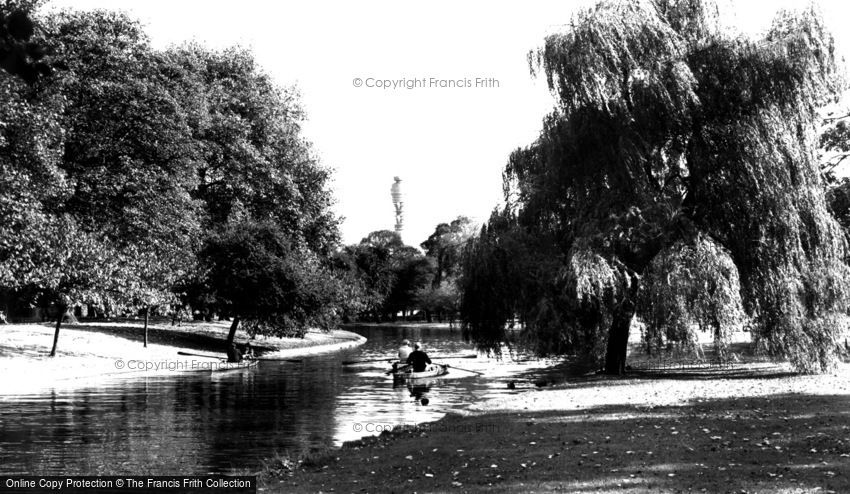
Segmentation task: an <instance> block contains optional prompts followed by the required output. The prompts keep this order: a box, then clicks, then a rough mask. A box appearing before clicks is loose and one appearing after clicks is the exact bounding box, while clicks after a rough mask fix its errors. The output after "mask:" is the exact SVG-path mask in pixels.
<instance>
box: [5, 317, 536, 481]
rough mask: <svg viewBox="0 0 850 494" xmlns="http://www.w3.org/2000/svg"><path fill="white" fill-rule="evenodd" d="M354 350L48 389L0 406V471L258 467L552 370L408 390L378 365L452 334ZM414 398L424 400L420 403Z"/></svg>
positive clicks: (427, 416)
mask: <svg viewBox="0 0 850 494" xmlns="http://www.w3.org/2000/svg"><path fill="white" fill-rule="evenodd" d="M355 331H356V332H358V333H360V334H362V335H363V336H365V337H367V338H368V342H367V343H366V344H365V345H363V346H361V347H358V348H355V349H351V350H347V351H343V352H338V353H333V354H327V355H321V356H314V357H305V358H303V359H302V361H301V362H300V363H288V362H267V361H264V362H261V363H260V366H259V367H258V368H256V369H253V370H247V371H239V372H230V373H221V374H217V375H214V376H211V375H210V374H207V373H192V374H171V375H166V376H157V377H149V378H139V379H134V380H120V381H114V382H110V383H106V384H102V385H99V386H96V387H91V388H85V389H77V390H70V391H69V390H53V391H51V392H48V393H46V394H45V393H42V394H38V395H21V396H12V397H8V398H5V399H3V400H2V401H0V474H41V475H51V474H54V475H59V474H90V475H95V474H133V475H145V474H150V475H154V474H157V475H179V474H186V473H234V472H240V471H244V470H246V469H247V470H256V469H257V467H258V465H259V464H260V463H261V461H262V460H264V459H267V458H270V457H272V456H274V455H275V454H280V455H289V456H296V455H298V454H301V453H304V452H307V451H310V450H315V449H321V448H326V447H328V446H338V445H340V444H341V443H342V442H344V441H348V440H353V439H357V438H359V437H362V436H364V435H368V434H375V433H379V432H380V431H381V430H383V429H388V428H389V429H391V428H395V427H410V426H413V425H414V424H420V423H423V422H429V421H433V420H437V419H439V418H441V417H442V416H443V415H444V414H445V413H446V412H449V411H452V410H458V409H463V408H464V407H466V406H468V405H469V404H471V403H473V402H476V401H478V400H481V399H484V398H491V397H495V396H499V395H505V394H509V393H515V392H517V391H511V390H508V389H507V382H508V381H510V380H515V379H522V380H523V382H527V381H528V380H534V379H535V378H537V377H539V376H540V375H543V374H546V373H551V372H552V370H551V369H547V366H549V365H551V364H552V362H543V361H536V360H532V361H526V362H519V363H517V362H505V361H502V362H497V361H495V360H493V359H488V358H477V359H457V360H451V361H448V362H449V363H450V364H454V365H456V366H458V367H462V368H468V369H470V370H478V371H485V370H486V371H487V376H486V377H485V376H476V375H474V374H471V373H467V372H462V371H459V370H452V371H451V372H450V373H449V374H448V375H447V376H445V378H440V379H431V380H427V381H426V382H424V383H421V384H419V385H416V386H408V385H403V384H402V385H398V384H394V383H393V380H392V378H391V377H388V376H386V375H385V374H384V372H385V371H386V369H387V368H388V367H386V366H383V364H381V363H377V364H372V365H358V366H343V365H341V363H340V362H341V361H344V360H361V359H371V358H384V357H386V356H387V355H391V354H393V353H394V352H395V349H396V347H397V345H398V341H399V340H400V339H401V338H410V339H412V340H422V341H424V342H426V344H427V348H426V350H427V351H428V352H429V353H431V354H433V355H438V354H441V355H448V354H452V355H469V354H472V353H474V351H472V349H471V347H470V346H469V345H468V344H466V343H464V342H463V341H462V339H461V336H460V333H459V331H457V330H455V331H450V330H448V329H444V328H431V329H428V328H415V329H413V328H386V327H382V328H368V327H364V328H357V329H355ZM422 398H427V405H423V403H422Z"/></svg>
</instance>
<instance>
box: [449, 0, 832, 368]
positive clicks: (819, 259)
mask: <svg viewBox="0 0 850 494" xmlns="http://www.w3.org/2000/svg"><path fill="white" fill-rule="evenodd" d="M716 12H717V9H716V7H714V5H713V4H710V3H709V2H701V1H692V0H656V1H653V2H646V1H622V2H602V3H600V4H599V5H598V6H597V7H596V8H594V9H590V10H585V11H582V12H580V13H579V14H577V15H576V17H575V18H574V19H573V21H572V23H571V25H570V29H569V30H568V31H567V32H564V33H562V34H555V35H552V36H550V37H548V38H547V39H546V43H545V46H544V47H543V48H541V49H540V50H539V51H538V52H537V53H536V54H534V56H533V57H532V59H533V66H534V67H540V68H542V70H543V72H544V73H545V75H546V78H547V80H548V82H549V85H550V87H551V89H552V91H553V94H554V95H555V96H556V99H557V101H558V105H557V109H556V110H555V111H554V112H553V113H552V114H551V115H549V116H548V117H547V118H546V119H545V121H544V125H543V130H542V131H541V134H540V137H539V138H538V140H537V141H536V142H535V143H534V144H532V145H531V146H529V147H527V148H525V149H521V150H518V151H516V152H515V153H513V154H512V156H511V158H510V160H509V163H508V165H507V167H506V169H505V188H506V191H507V194H506V199H507V201H508V205H509V209H510V214H509V215H507V216H506V218H507V219H510V218H512V217H515V218H516V219H515V221H513V223H512V226H511V229H513V230H521V231H523V232H524V235H526V236H527V237H529V238H530V239H533V240H531V241H530V242H528V243H527V245H528V246H529V247H530V250H531V251H534V252H545V251H546V250H548V249H553V250H554V251H555V252H557V255H558V256H559V258H560V262H559V264H560V267H559V269H557V270H555V271H554V273H553V275H551V276H549V277H548V279H545V278H544V279H542V280H541V279H533V280H526V282H525V284H526V285H527V286H530V287H537V288H536V289H528V290H525V291H523V290H522V289H520V290H516V291H514V292H512V293H509V294H508V295H507V297H508V298H516V297H518V296H520V295H521V294H523V293H527V294H532V296H533V297H534V298H533V299H531V300H526V301H525V302H523V303H524V305H525V306H533V305H534V304H532V302H536V306H538V307H541V308H544V307H545V308H547V310H542V309H541V310H537V311H535V312H533V313H529V316H530V317H529V318H528V319H527V320H526V324H527V330H528V331H529V332H532V333H534V332H538V333H540V332H542V333H543V334H546V335H547V337H546V339H547V340H550V341H551V340H553V339H554V340H557V341H573V340H575V338H573V335H574V333H576V332H577V331H583V330H582V329H581V328H582V327H584V326H586V325H583V324H579V322H580V321H581V320H582V319H583V318H587V317H590V319H591V320H593V321H595V323H598V324H596V327H600V328H602V329H601V330H600V331H599V332H597V333H595V334H592V335H591V338H590V341H587V342H585V343H584V344H583V345H584V346H585V347H586V348H587V347H592V348H595V349H597V350H595V351H594V352H593V353H595V355H596V357H597V358H599V359H601V360H604V367H605V370H606V371H607V372H609V373H622V372H623V371H624V369H625V359H626V353H627V344H628V337H629V327H630V324H631V321H632V319H633V317H634V315H635V313H636V312H637V311H638V309H639V307H638V302H639V294H640V291H641V289H643V288H644V285H645V277H646V275H647V273H648V270H649V268H650V267H651V266H652V265H653V262H654V260H655V259H657V258H658V256H666V257H665V258H666V259H668V260H675V259H679V260H682V261H684V260H687V259H690V258H691V257H692V256H691V254H689V252H693V251H694V250H693V249H696V251H697V252H702V253H705V254H706V255H709V256H713V258H714V259H715V260H714V261H713V262H715V263H716V264H717V265H718V266H726V267H728V264H727V263H725V261H724V260H723V259H724V256H726V255H727V254H726V252H728V256H729V258H730V259H731V260H732V262H733V263H734V267H735V268H736V269H737V271H738V272H737V278H739V279H740V290H741V295H742V300H743V305H744V308H745V309H746V311H747V313H748V314H749V315H750V316H751V317H752V320H753V325H754V336H755V337H756V338H757V342H758V343H759V344H760V345H761V346H762V347H763V348H764V349H765V350H766V351H768V352H769V353H771V354H773V355H778V356H785V357H788V358H789V359H790V360H791V361H792V363H793V364H794V365H795V366H796V367H797V368H798V369H800V370H802V371H818V370H823V369H825V368H827V367H828V366H829V365H830V363H831V362H832V357H833V355H834V351H835V349H836V345H835V337H836V333H837V331H838V318H840V317H842V315H843V311H844V310H845V307H846V301H847V293H848V292H847V286H846V284H847V280H848V278H847V274H848V270H847V267H846V265H845V264H844V263H843V262H842V259H843V256H844V250H845V243H844V238H843V236H842V234H841V231H840V228H839V226H838V225H837V223H836V222H835V220H834V219H833V218H832V216H831V215H830V214H829V212H828V210H827V207H826V204H825V201H824V192H823V184H822V182H821V178H820V173H819V170H818V164H817V159H816V144H817V141H816V139H815V136H816V133H815V123H816V122H817V117H816V115H817V114H816V110H817V109H818V107H819V106H821V105H823V104H824V103H825V102H826V101H827V100H829V99H830V98H834V97H835V95H836V94H837V92H838V91H839V90H840V89H841V87H840V85H839V81H838V79H837V78H836V71H835V60H834V49H833V44H832V38H831V36H830V35H829V33H827V31H826V30H825V28H824V27H823V22H822V20H821V19H820V17H819V16H818V15H817V13H816V12H814V11H812V10H806V11H803V12H801V13H789V12H781V13H780V14H779V15H778V16H777V18H776V20H775V21H774V23H773V25H772V27H771V29H770V30H769V31H768V32H767V34H766V35H765V36H764V38H762V39H760V40H748V39H745V38H743V37H740V36H729V35H727V34H725V31H723V30H721V29H718V25H717V16H716ZM514 237H516V238H521V236H519V237H517V236H516V235H514ZM706 238H708V239H711V242H712V245H713V244H716V245H717V246H718V248H713V247H712V248H705V249H703V248H702V247H700V245H704V243H701V242H703V241H702V240H700V239H706ZM677 253H678V254H677ZM658 264H659V265H660V264H663V263H662V262H661V261H659V262H658ZM469 271H470V272H469V274H470V275H473V273H474V271H473V270H471V269H470V270H469ZM706 275H707V276H720V277H721V278H723V277H725V279H726V280H727V281H724V280H723V279H717V280H716V282H717V284H718V285H724V286H726V285H725V284H728V283H733V284H734V280H735V278H736V276H732V275H731V274H729V272H728V270H726V268H725V267H724V269H718V270H713V271H712V270H708V271H706ZM478 286H481V283H478ZM559 286H560V287H561V288H562V289H558V287H559ZM547 287H548V288H547ZM564 293H567V294H571V298H572V302H570V303H569V304H565V303H559V302H561V300H560V299H561V298H562V294H564ZM465 296H467V297H468V296H470V294H469V293H465ZM728 302H730V303H733V302H734V298H732V299H729V300H728ZM521 305H522V304H521ZM691 308H692V309H694V311H693V312H692V314H691V315H692V316H693V318H694V319H695V320H697V321H700V322H704V323H705V327H712V326H713V321H711V319H712V318H715V317H719V315H718V313H717V312H716V311H714V310H713V309H712V310H708V311H704V310H702V309H704V307H696V306H692V307H691ZM696 309H700V310H696ZM464 317H465V323H466V326H467V328H468V330H469V331H470V332H471V334H472V335H473V336H476V335H481V334H482V333H483V334H484V336H483V337H481V341H484V342H488V341H493V339H492V338H489V337H487V336H486V335H487V332H486V329H485V323H484V322H482V319H481V316H480V315H479V316H476V315H475V314H473V313H467V314H465V315H464ZM705 318H707V319H708V320H705V321H703V319H705ZM503 322H504V321H503ZM486 326H487V327H491V328H493V327H496V326H497V325H496V324H491V323H486ZM553 328H555V329H553ZM559 328H560V329H559ZM496 331H498V330H496ZM553 331H554V334H551V333H552V332H553ZM491 332H492V330H491ZM720 333H722V331H721V332H720ZM497 339H498V338H497ZM603 348H604V351H603V350H602V349H603Z"/></svg>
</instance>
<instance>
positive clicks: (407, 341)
mask: <svg viewBox="0 0 850 494" xmlns="http://www.w3.org/2000/svg"><path fill="white" fill-rule="evenodd" d="M401 344H402V345H404V346H410V340H401Z"/></svg>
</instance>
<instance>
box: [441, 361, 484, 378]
mask: <svg viewBox="0 0 850 494" xmlns="http://www.w3.org/2000/svg"><path fill="white" fill-rule="evenodd" d="M446 367H450V368H452V369H457V370H462V371H465V372H471V373H473V374H478V375H479V376H483V375H484V373H483V372H478V371H474V370H469V369H461V368H460V367H455V366H453V365H449V364H446Z"/></svg>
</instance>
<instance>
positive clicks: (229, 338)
mask: <svg viewBox="0 0 850 494" xmlns="http://www.w3.org/2000/svg"><path fill="white" fill-rule="evenodd" d="M238 327H239V316H233V322H232V323H230V332H229V333H227V348H230V345H232V344H233V342H234V341H235V340H236V328H238Z"/></svg>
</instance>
